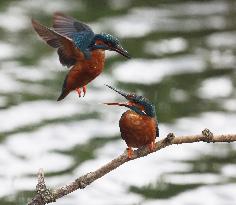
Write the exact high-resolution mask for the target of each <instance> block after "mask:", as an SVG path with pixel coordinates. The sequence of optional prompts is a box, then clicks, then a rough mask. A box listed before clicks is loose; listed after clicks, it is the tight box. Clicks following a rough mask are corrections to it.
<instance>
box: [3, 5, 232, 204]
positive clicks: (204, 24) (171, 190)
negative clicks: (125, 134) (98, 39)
mask: <svg viewBox="0 0 236 205" xmlns="http://www.w3.org/2000/svg"><path fill="white" fill-rule="evenodd" d="M37 2H38V3H37ZM37 2H36V1H30V0H22V1H14V0H11V1H0V50H2V51H1V52H0V80H1V79H6V80H5V81H4V80H3V83H2V88H1V89H0V111H2V112H1V113H0V115H2V116H10V111H11V110H13V111H12V112H13V113H14V114H13V115H12V117H9V118H6V120H4V121H2V122H0V124H2V125H1V126H0V143H1V144H0V145H1V148H2V149H4V150H5V149H6V150H7V153H9V154H8V155H7V157H9V159H8V164H4V163H3V162H1V158H0V162H1V164H2V166H3V168H1V169H2V170H7V171H9V170H10V171H9V172H10V173H11V169H14V166H13V165H14V163H18V162H16V161H14V160H13V159H12V157H11V156H13V157H14V158H15V159H17V160H22V163H24V159H25V162H27V159H31V158H30V157H31V156H30V154H29V153H28V155H27V154H25V153H24V152H22V151H17V150H18V148H17V147H18V146H19V147H20V146H21V144H14V143H13V144H11V143H9V142H11V141H12V139H15V138H17V136H23V137H24V135H25V138H26V140H27V139H29V138H31V135H32V137H34V136H36V134H35V133H37V132H38V131H40V130H41V129H44V128H45V129H47V130H48V129H50V127H51V129H52V130H53V129H55V128H54V127H56V129H57V128H58V127H59V126H65V127H66V126H67V125H68V127H69V128H68V130H67V131H66V134H67V135H70V126H71V125H73V126H75V127H76V123H83V125H84V127H86V122H87V120H90V119H94V120H95V122H103V121H104V119H105V122H109V119H110V121H111V120H113V122H114V123H117V126H118V119H119V115H120V114H121V113H120V111H117V110H115V109H112V108H107V107H104V106H103V105H101V102H103V101H106V95H107V96H109V97H107V99H111V97H110V95H111V91H110V90H108V89H106V88H105V87H104V86H103V83H107V82H106V80H108V81H109V82H112V81H113V82H114V84H115V86H117V87H119V88H121V89H123V90H127V91H130V92H138V93H141V94H144V95H145V96H146V97H147V98H149V99H150V100H151V101H152V102H153V103H154V104H155V105H156V107H157V114H158V120H159V122H160V129H162V128H165V131H163V129H162V130H161V134H162V135H163V134H167V133H168V132H174V133H175V132H177V134H193V133H196V132H199V133H200V132H201V129H204V128H205V127H209V128H210V129H213V130H212V131H213V133H214V132H217V133H224V132H231V133H234V132H235V131H236V130H235V126H233V125H234V122H236V115H235V114H236V106H235V105H234V103H235V102H236V101H235V91H234V87H235V84H236V75H235V66H236V2H235V1H234V0H224V1H223V0H222V1H220V0H219V1H208V0H195V1H186V0H178V1H177V0H175V1H174V0H165V1H162V0H161V1H155V0H146V1H142V0H136V1H134V0H129V1H124V0H118V1H114V0H113V1H105V0H100V1H92V0H91V1H90V0H89V1H85V0H78V1H76V0H71V1H46V0H41V1H37ZM57 10H60V11H63V12H64V13H67V14H69V15H71V16H73V17H74V18H77V19H79V20H81V21H84V22H86V23H88V24H90V25H91V27H93V26H94V28H96V29H98V31H100V30H101V31H103V32H109V33H112V34H114V35H116V36H117V37H119V38H120V40H121V42H122V45H123V47H124V48H125V49H127V50H128V51H129V53H130V54H131V55H132V57H133V58H132V62H133V63H134V64H133V65H134V66H136V65H137V64H135V63H136V62H139V60H145V62H146V63H147V64H145V65H144V66H143V68H142V69H140V68H138V67H137V72H139V73H140V75H142V72H143V74H144V75H145V73H146V72H147V73H150V75H152V73H151V72H150V71H149V69H150V68H149V67H148V65H149V64H148V62H153V61H155V60H156V61H159V62H172V63H171V66H170V68H169V71H168V72H169V73H167V72H164V71H165V69H166V67H165V65H167V66H168V65H169V64H165V63H163V64H161V65H162V66H161V67H158V66H157V67H156V69H157V70H159V72H160V75H161V74H163V72H164V74H163V77H162V78H160V80H155V79H154V78H152V77H150V83H148V82H146V80H144V81H142V80H139V79H138V78H137V79H136V78H135V76H136V75H134V77H132V76H131V75H132V74H133V73H132V72H129V71H128V70H127V75H130V78H129V79H130V81H129V80H125V79H123V78H122V77H120V76H122V74H123V73H124V72H121V71H119V70H118V69H119V66H121V67H122V65H124V64H125V63H127V62H126V61H127V60H126V59H124V58H123V57H121V56H119V55H114V56H111V57H109V58H108V59H107V61H106V67H105V70H104V73H103V74H102V75H104V76H106V78H105V77H104V78H102V77H101V78H100V81H103V80H104V82H100V81H99V80H97V81H96V82H92V83H91V84H90V85H89V86H88V94H87V96H86V97H85V98H84V99H78V97H77V96H76V95H75V94H74V95H73V94H71V96H70V98H69V99H66V100H65V102H64V103H63V105H62V106H64V105H65V106H66V104H69V103H71V106H72V105H73V106H74V107H76V106H77V107H78V109H83V112H80V111H79V110H78V112H74V113H73V112H71V114H69V115H65V114H63V113H62V114H60V115H59V116H58V115H57V113H56V112H53V113H52V116H50V117H44V116H40V115H37V116H38V118H39V120H38V121H37V120H32V121H29V122H26V123H22V122H24V120H25V114H27V113H22V112H24V111H25V110H26V111H27V112H32V116H34V113H37V112H39V111H38V110H37V109H38V107H37V106H35V107H34V106H33V105H35V104H34V103H37V102H39V103H41V102H42V101H45V102H46V104H47V103H49V102H52V103H54V102H55V100H56V99H57V97H58V95H59V93H60V89H61V85H62V82H63V79H64V77H65V75H66V72H67V69H66V68H63V67H62V66H61V65H60V64H59V63H58V59H57V56H56V54H55V50H53V49H51V48H49V47H48V46H47V45H46V44H44V43H43V42H42V41H40V40H39V38H38V37H37V36H36V34H35V32H34V31H33V30H32V28H31V25H30V18H31V17H33V18H36V19H38V20H40V21H41V22H42V23H43V24H45V25H50V23H51V17H52V14H53V12H54V11H57ZM1 18H2V19H4V20H1ZM136 18H137V21H135V19H136ZM18 21H19V22H18ZM17 22H18V23H17ZM120 22H122V24H121V25H118V24H119V23H120ZM125 23H127V25H128V26H124V24H125ZM136 24H137V25H139V26H138V27H137V28H138V29H137V28H136V27H135V26H134V25H136ZM129 26H130V27H129ZM122 29H123V30H122ZM127 29H130V30H132V31H130V32H126V30H127ZM135 29H137V31H136V30H135ZM117 30H118V31H117ZM116 31H117V32H116ZM174 42H177V44H175V43H174ZM181 42H182V44H183V45H182V44H181ZM183 42H184V43H183ZM2 44H7V48H5V47H3V48H2V47H1V45H2ZM155 44H157V46H156V47H157V48H156V47H155V48H152V45H155ZM150 45H151V46H150ZM5 49H6V50H5ZM153 50H154V51H153ZM195 58H196V59H195ZM191 60H193V61H191ZM187 61H190V62H189V63H188V64H187V65H189V69H188V68H183V67H184V66H186V64H185V63H186V62H187ZM157 65H160V64H157ZM117 66H118V67H117ZM131 66H132V64H131ZM182 66H183V67H182ZM132 69H134V68H133V67H132ZM177 69H178V70H179V71H177ZM21 70H22V71H21ZM120 70H121V69H120ZM37 72H38V73H37ZM155 72H157V74H158V71H155ZM119 75H120V76H119ZM1 76H2V77H1ZM31 76H33V77H32V78H31ZM40 76H41V77H40ZM154 76H155V75H154ZM144 78H145V77H144ZM147 79H149V78H147ZM221 83H222V85H221ZM214 86H215V87H214ZM98 92H99V93H102V94H101V97H99V96H98V94H97V93H98ZM89 93H90V94H89ZM106 93H107V94H106ZM93 95H94V96H98V97H93ZM99 95H100V94H99ZM99 98H100V99H102V100H100V99H99ZM26 103H29V107H28V109H26V108H24V109H23V108H22V109H20V108H21V107H19V106H20V105H24V104H26ZM39 105H40V104H39ZM30 106H32V110H31V107H30ZM54 107H57V104H56V103H55V104H53V105H52V109H53V108H54ZM81 107H82V108H81ZM14 108H18V109H16V110H15V111H16V112H14ZM55 109H56V108H55ZM73 109H74V108H73ZM85 109H86V110H85ZM21 110H22V111H21ZM58 111H60V110H58ZM113 111H114V112H113ZM49 112H50V110H49ZM116 112H117V113H116ZM207 113H213V114H214V113H216V115H213V116H211V118H207V116H208V115H207ZM205 114H206V115H205ZM17 115H22V122H21V121H19V122H17V121H15V120H14V119H15V117H16V118H17ZM54 115H55V116H54ZM204 116H206V119H205V117H204ZM0 117H1V116H0ZM222 118H223V119H225V121H224V120H222ZM0 119H2V118H0ZM17 119H18V118H17ZM182 119H187V121H186V122H192V124H189V123H187V124H186V126H184V122H182V121H181V120H182ZM201 120H204V121H201ZM214 120H215V121H214ZM180 122H182V124H181V123H180ZM194 122H196V127H195V125H194ZM215 122H217V123H218V124H215ZM220 122H223V123H220ZM73 123H75V124H73ZM179 123H180V124H179ZM201 123H202V124H201ZM11 125H12V126H11ZM79 125H80V124H78V126H79ZM89 125H90V124H88V126H89ZM107 125H109V124H107ZM4 126H5V127H4ZM73 126H72V127H73ZM98 126H99V124H98ZM105 126H106V125H105ZM162 126H163V127H162ZM6 127H8V128H7V129H6ZM9 127H10V128H9ZM198 128H199V129H198ZM56 129H55V131H56ZM63 129H64V128H63ZM107 129H108V130H109V128H107ZM166 129H167V130H166ZM170 129H171V130H170ZM78 130H79V129H78ZM162 131H163V132H162ZM58 132H60V131H58ZM72 132H73V131H72ZM166 132H167V133H166ZM45 133H46V131H45ZM50 133H51V134H50ZM50 133H49V134H48V133H46V134H47V135H48V136H50V135H52V133H53V131H50ZM56 133H57V132H56ZM112 133H114V134H112ZM27 134H29V136H28V135H27ZM71 134H72V133H71ZM55 135H56V134H55ZM80 135H83V132H82V131H81V133H80V132H79V131H78V137H83V136H80ZM91 135H92V136H91V137H90V138H89V139H88V140H85V141H81V142H79V141H78V142H76V143H75V144H74V145H73V146H71V145H70V146H69V147H68V148H67V149H66V148H61V147H58V148H57V147H53V146H52V148H48V149H46V148H45V150H46V151H45V152H44V154H45V155H47V153H48V154H51V153H56V154H61V155H63V156H66V157H68V158H69V159H70V160H71V161H72V162H71V163H70V164H69V165H68V166H65V168H64V167H60V169H59V168H58V169H57V168H55V170H49V171H47V169H45V172H46V176H47V177H48V178H52V177H58V180H57V181H58V182H57V183H56V184H59V185H62V184H64V183H62V184H60V182H59V181H60V179H61V178H60V177H63V176H68V175H70V176H72V179H73V178H75V177H76V176H77V174H76V170H77V169H79V168H80V166H82V165H83V164H84V163H86V162H89V160H96V159H98V157H99V156H98V153H102V150H103V147H106V146H108V147H109V146H112V143H114V144H118V147H120V148H119V149H120V150H123V149H125V145H124V144H122V145H120V144H121V143H120V141H121V139H120V136H119V133H118V132H112V131H109V132H108V131H107V132H106V129H105V130H104V132H101V133H99V132H98V133H97V132H96V131H94V132H93V133H92V134H91ZM27 136H28V138H27ZM42 136H43V134H42ZM162 137H164V136H162ZM19 139H21V138H19ZM37 140H38V139H37ZM58 140H60V139H58ZM32 142H34V141H30V142H29V143H28V144H27V146H39V147H40V146H42V150H43V149H44V145H42V144H40V143H39V144H38V145H35V144H32ZM19 143H20V142H19ZM30 143H31V144H30ZM46 143H48V144H53V143H54V141H50V139H49V141H48V142H46ZM14 146H16V147H14ZM122 146H123V147H122ZM194 146H197V144H196V145H194ZM1 148H0V149H1ZM15 148H17V149H15ZM204 148H206V147H204ZM26 149H27V148H26ZM179 149H181V146H178V147H175V148H173V149H171V152H173V151H176V155H178V150H179ZM21 152H22V153H23V154H22V155H21V154H20V153H21ZM189 152H191V150H189ZM192 152H195V151H192ZM235 152H236V151H235V146H234V145H233V144H222V145H218V144H217V145H209V151H207V150H202V151H201V152H199V154H198V155H197V156H195V157H193V158H192V159H185V158H184V157H183V158H182V157H181V156H180V157H179V158H178V159H171V157H170V159H168V160H169V162H170V163H172V162H175V163H176V162H177V163H180V164H184V165H186V166H188V169H185V170H183V171H181V170H180V171H176V170H175V169H173V170H169V171H168V173H165V172H163V173H161V174H160V177H159V178H156V177H153V180H151V181H149V180H147V182H146V183H145V184H142V185H137V184H136V185H135V184H132V183H131V184H128V185H127V184H126V185H125V186H126V189H127V197H129V195H131V194H136V196H137V197H141V200H138V199H137V200H134V202H130V203H119V202H116V199H114V203H113V204H133V203H136V204H145V203H146V202H149V201H152V200H158V199H160V200H161V201H157V202H156V203H162V202H163V201H162V200H166V201H165V202H167V203H168V200H171V199H173V197H178V196H180V194H183V193H186V192H187V191H194V190H196V189H198V188H206V189H208V188H209V189H210V188H211V186H216V187H217V186H224V185H225V186H226V185H229V184H235V181H236V174H229V175H227V174H225V173H224V172H223V171H222V170H223V169H224V167H228V166H235V159H236V158H235V156H236V155H235ZM114 153H118V151H116V152H114ZM165 153H166V155H168V150H167V151H166V152H165ZM190 155H191V153H190ZM4 160H6V159H4ZM11 160H12V161H11ZM145 160H148V157H147V159H145ZM156 160H158V153H156ZM39 164H40V163H39ZM10 165H12V166H10ZM101 165H102V164H100V166H101ZM132 166H133V165H132ZM174 166H175V165H174V164H173V167H174ZM17 167H18V166H16V168H15V169H14V172H13V174H10V173H9V176H8V174H6V173H4V172H3V171H2V172H0V181H1V180H3V182H4V183H3V182H2V185H0V187H1V186H2V187H1V188H0V196H1V198H0V204H3V205H8V204H9V205H11V204H25V203H26V202H27V201H28V200H29V199H30V198H31V197H32V195H33V193H34V192H33V190H32V189H33V187H32V184H33V183H34V180H35V177H34V174H35V173H36V172H35V170H32V171H28V172H27V171H19V172H18V171H17ZM96 167H97V165H96V166H95V167H93V169H95V168H96ZM38 168H40V167H38ZM97 168H98V167H97ZM145 168H146V167H144V168H143V169H145ZM126 169H129V167H128V165H127V166H126ZM147 169H148V167H147ZM233 170H235V168H234V169H233ZM153 172H155V171H153ZM205 174H214V176H216V177H218V180H215V181H214V180H213V182H211V183H210V184H209V183H208V181H206V182H203V181H201V180H200V181H199V182H198V181H194V180H193V181H191V175H194V176H195V175H197V176H199V178H201V176H202V175H204V176H205ZM174 175H178V176H179V178H180V179H181V177H182V178H183V179H184V178H185V176H190V177H189V178H190V181H189V182H188V183H184V181H183V182H182V183H180V182H179V181H178V180H177V181H178V182H176V181H175V180H173V181H171V180H168V179H169V176H174ZM7 176H8V177H7ZM141 176H143V175H140V177H141ZM21 177H23V178H27V179H29V180H30V181H31V182H32V183H30V185H27V186H23V185H22V184H24V182H21V183H19V184H20V185H19V186H16V187H14V179H15V178H16V179H20V178H21ZM125 177H126V176H124V178H125ZM143 177H145V176H143ZM5 180H6V181H7V180H8V181H7V182H5ZM11 182H12V185H9V184H11ZM64 182H66V180H65V181H64ZM5 183H6V184H7V185H6V186H7V187H8V188H7V189H6V190H5V189H4V184H5ZM98 183H103V179H101V180H99V182H98ZM116 183H117V184H119V183H120V184H122V183H123V181H121V180H120V179H117V182H116ZM52 184H53V183H52ZM54 184H55V183H54ZM9 187H11V191H10V190H8V189H9ZM30 187H31V188H30ZM1 190H2V191H1ZM82 191H83V192H86V189H85V190H82ZM1 192H2V193H1ZM88 192H89V191H88ZM104 192H105V191H104ZM78 194H83V193H81V191H79V192H78ZM215 196H216V198H217V194H216V195H215ZM98 197H100V195H99V196H98ZM212 197H213V198H214V196H212ZM193 198H194V195H193ZM68 200H69V199H68ZM102 200H103V201H104V204H112V203H111V202H108V201H107V200H106V198H104V199H101V200H100V201H99V202H100V203H101V204H102ZM222 200H223V199H222ZM227 200H229V201H228V202H229V203H228V204H233V202H232V201H233V199H232V200H231V201H230V199H227ZM227 200H226V199H225V204H226V202H227ZM125 201H126V199H125V198H124V202H125ZM193 201H194V200H193ZM77 202H78V201H77V200H76V199H74V201H73V198H72V199H70V201H67V199H65V200H64V201H62V202H61V204H68V203H74V204H76V203H77ZM154 202H155V201H154ZM177 202H178V201H177ZM169 203H171V201H169ZM179 203H180V204H181V203H182V204H188V203H187V202H185V203H184V202H179ZM87 204H90V203H89V202H88V203H87ZM91 204H93V203H91ZM192 204H199V203H197V202H196V203H192ZM222 204H223V203H222Z"/></svg>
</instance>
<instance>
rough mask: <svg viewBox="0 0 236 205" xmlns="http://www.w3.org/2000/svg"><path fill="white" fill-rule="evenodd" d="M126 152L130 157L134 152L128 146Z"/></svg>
mask: <svg viewBox="0 0 236 205" xmlns="http://www.w3.org/2000/svg"><path fill="white" fill-rule="evenodd" d="M127 152H128V158H129V159H131V158H132V155H133V153H134V151H133V150H132V148H131V147H128V148H127Z"/></svg>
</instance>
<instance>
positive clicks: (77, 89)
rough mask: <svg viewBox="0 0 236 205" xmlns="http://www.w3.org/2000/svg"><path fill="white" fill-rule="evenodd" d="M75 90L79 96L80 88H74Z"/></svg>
mask: <svg viewBox="0 0 236 205" xmlns="http://www.w3.org/2000/svg"><path fill="white" fill-rule="evenodd" d="M75 90H76V92H77V93H78V95H79V97H81V90H80V88H76V89H75Z"/></svg>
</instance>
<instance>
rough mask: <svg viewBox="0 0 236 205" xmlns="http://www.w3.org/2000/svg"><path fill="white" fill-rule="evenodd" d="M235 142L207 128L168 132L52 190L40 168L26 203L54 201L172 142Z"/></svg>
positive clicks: (40, 204)
mask: <svg viewBox="0 0 236 205" xmlns="http://www.w3.org/2000/svg"><path fill="white" fill-rule="evenodd" d="M201 141H202V142H207V143H210V142H213V143H215V142H228V143H230V142H235V141H236V134H222V135H213V133H212V132H211V131H210V130H209V129H207V128H206V129H204V130H203V131H202V133H201V134H198V135H192V136H180V137H176V136H175V135H174V134H173V133H169V134H168V135H167V137H166V138H164V139H163V140H160V141H158V142H156V144H155V149H154V150H153V151H151V152H150V149H149V148H148V146H145V147H142V148H139V149H137V150H134V153H133V155H132V158H131V159H129V158H128V156H127V152H126V151H125V152H124V153H123V154H121V155H120V156H118V157H117V158H115V159H113V160H112V161H111V162H108V163H107V164H105V165H103V166H102V167H100V168H99V169H97V170H95V171H92V172H89V173H87V174H85V175H83V176H81V177H79V178H77V179H76V180H75V181H73V182H70V183H68V184H67V185H65V186H63V187H60V188H57V189H55V190H53V191H50V190H49V189H48V188H47V187H46V184H45V180H44V174H43V170H42V169H40V170H39V173H38V184H37V186H36V191H37V194H36V195H35V196H34V198H33V199H32V200H31V201H30V202H29V203H28V205H45V204H48V203H52V202H55V201H56V200H57V199H59V198H62V197H63V196H65V195H68V194H70V193H71V192H73V191H75V190H77V189H84V188H85V187H86V186H88V185H89V184H91V183H92V182H94V181H95V180H97V179H99V178H101V177H103V176H104V175H106V174H108V173H109V172H111V171H112V170H114V169H116V168H118V167H119V166H121V165H122V164H124V163H126V162H128V161H130V160H135V159H137V158H141V157H144V156H147V155H149V154H150V153H152V152H156V151H158V150H160V149H163V148H165V147H167V146H170V145H173V144H183V143H195V142H201Z"/></svg>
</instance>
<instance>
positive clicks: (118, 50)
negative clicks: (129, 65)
mask: <svg viewBox="0 0 236 205" xmlns="http://www.w3.org/2000/svg"><path fill="white" fill-rule="evenodd" d="M110 49H111V50H112V51H116V52H117V53H119V54H121V55H122V56H124V57H126V58H128V59H130V58H131V56H130V55H129V53H128V51H126V50H125V49H124V48H122V46H120V45H117V46H115V47H111V48H110Z"/></svg>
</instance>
